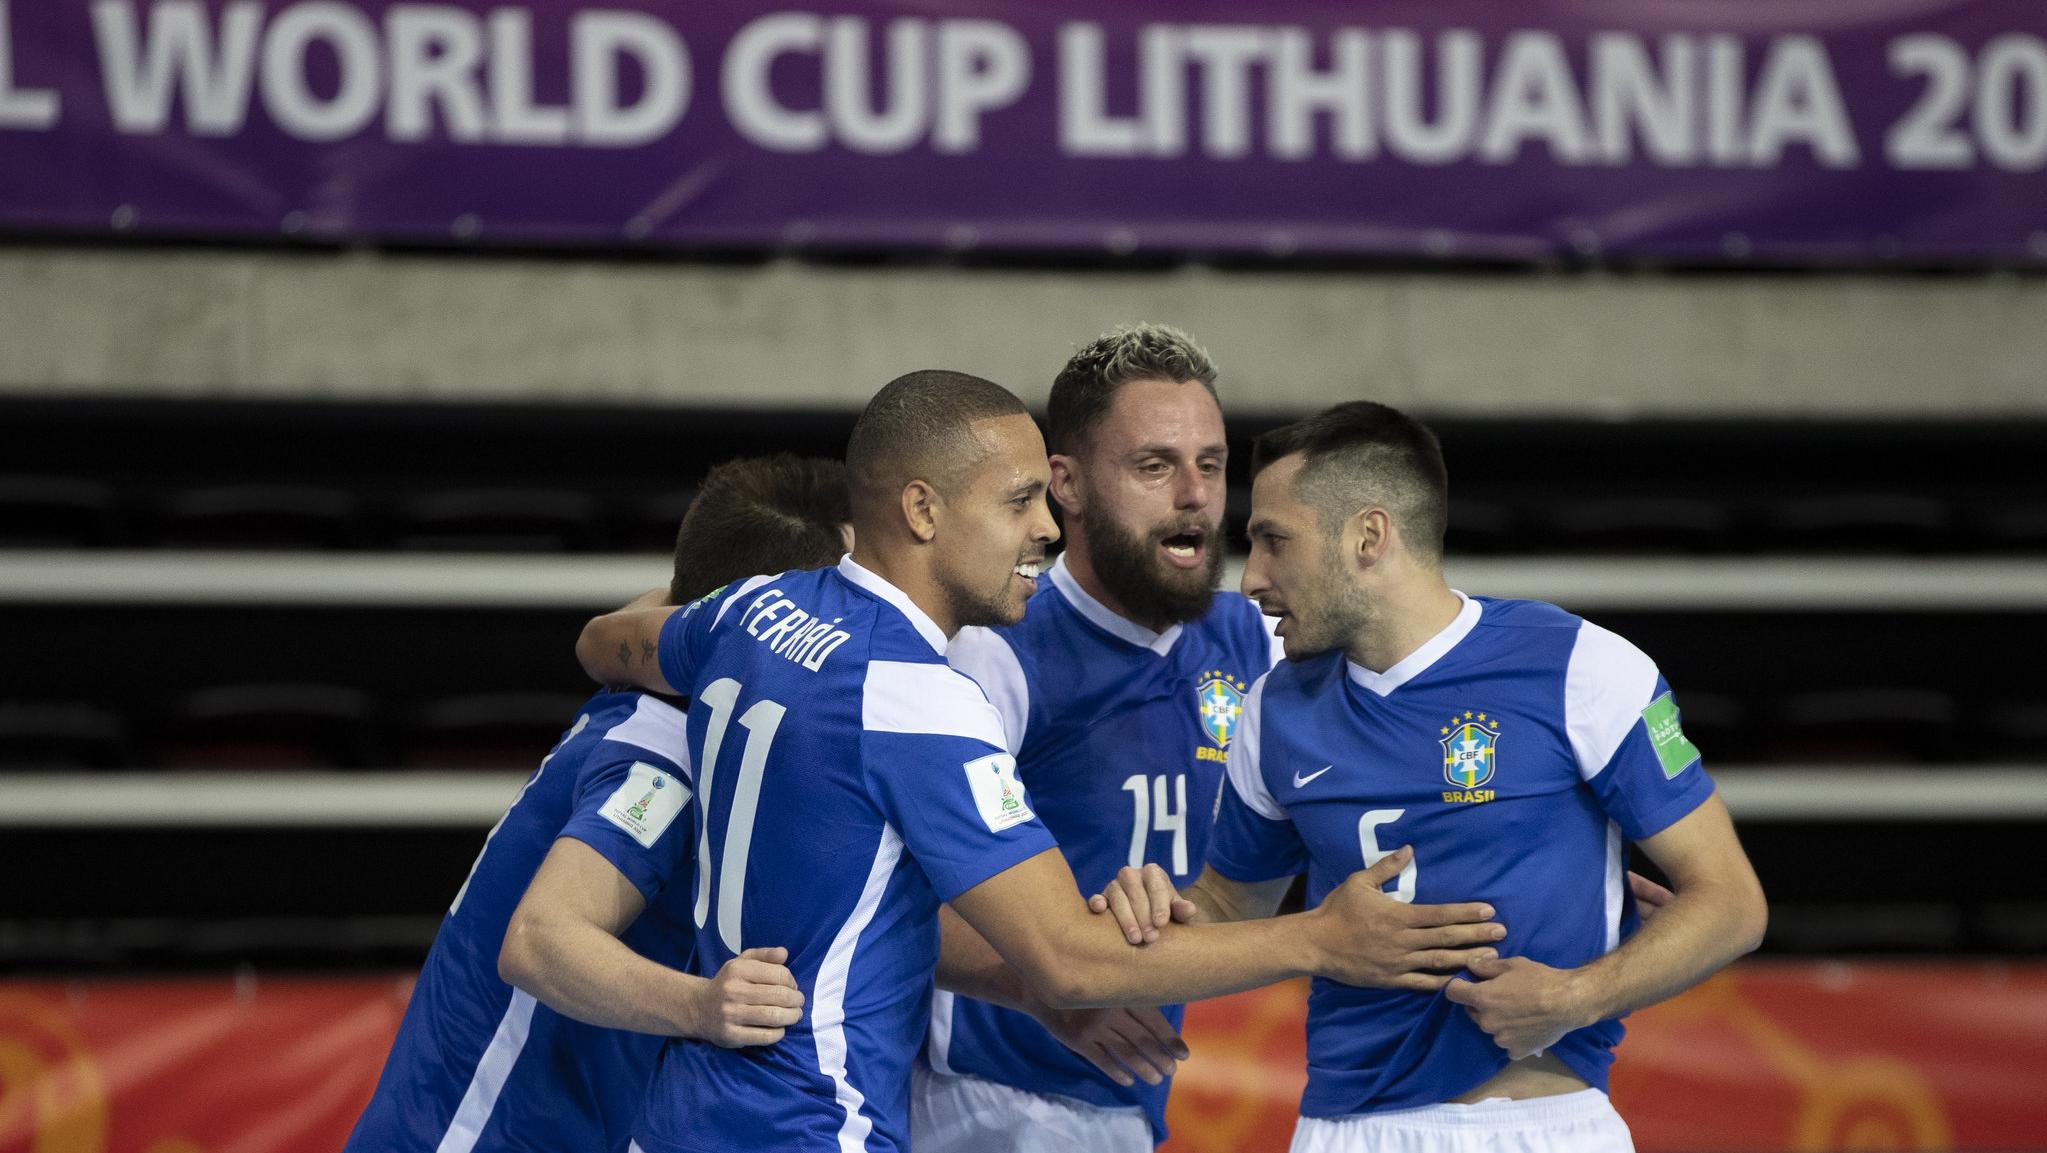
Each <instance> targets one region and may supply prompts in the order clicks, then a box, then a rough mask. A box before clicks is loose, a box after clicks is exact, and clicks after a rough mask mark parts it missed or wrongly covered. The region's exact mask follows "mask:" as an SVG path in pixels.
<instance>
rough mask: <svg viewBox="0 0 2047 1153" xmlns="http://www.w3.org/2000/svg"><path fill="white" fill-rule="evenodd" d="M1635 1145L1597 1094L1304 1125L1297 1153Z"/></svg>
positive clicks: (1622, 1150)
mask: <svg viewBox="0 0 2047 1153" xmlns="http://www.w3.org/2000/svg"><path fill="white" fill-rule="evenodd" d="M1634 1150H1635V1139H1634V1137H1633V1136H1631V1135H1630V1134H1629V1133H1628V1124H1627V1122H1625V1121H1623V1120H1621V1115H1620V1114H1619V1113H1616V1112H1614V1109H1613V1103H1612V1102H1610V1101H1608V1100H1607V1099H1606V1094H1604V1093H1601V1092H1600V1091H1599V1090H1597V1089H1581V1090H1579V1091H1578V1092H1576V1093H1564V1094H1560V1095H1558V1096H1555V1097H1536V1098H1533V1099H1531V1100H1527V1101H1509V1100H1507V1099H1506V1098H1504V1097H1495V1098H1490V1099H1488V1100H1485V1101H1480V1102H1479V1103H1477V1104H1476V1105H1430V1106H1427V1107H1425V1108H1421V1109H1399V1110H1395V1111H1393V1112H1391V1113H1363V1114H1358V1115H1356V1116H1351V1117H1303V1118H1301V1120H1300V1123H1299V1124H1297V1125H1295V1126H1294V1143H1293V1146H1292V1153H1634Z"/></svg>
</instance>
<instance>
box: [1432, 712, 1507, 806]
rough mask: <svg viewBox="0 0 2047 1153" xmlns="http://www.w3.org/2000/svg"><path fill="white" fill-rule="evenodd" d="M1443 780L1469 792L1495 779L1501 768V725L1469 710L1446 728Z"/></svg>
mask: <svg viewBox="0 0 2047 1153" xmlns="http://www.w3.org/2000/svg"><path fill="white" fill-rule="evenodd" d="M1439 743H1440V744H1441V745H1442V746H1443V780H1445V781H1447V782H1448V783H1449V784H1450V785H1451V786H1452V787H1453V788H1457V789H1463V790H1466V791H1470V790H1472V789H1476V788H1479V787H1480V786H1482V785H1484V784H1485V783H1486V782H1488V781H1490V780H1492V779H1493V771H1494V770H1495V769H1496V768H1498V767H1499V755H1500V722H1499V719H1498V718H1496V717H1488V716H1487V715H1486V714H1484V713H1477V714H1473V713H1472V712H1470V711H1469V710H1467V711H1465V712H1464V713H1463V714H1462V715H1459V716H1452V717H1451V718H1450V723H1449V724H1447V725H1444V726H1443V739H1442V741H1440V742H1439Z"/></svg>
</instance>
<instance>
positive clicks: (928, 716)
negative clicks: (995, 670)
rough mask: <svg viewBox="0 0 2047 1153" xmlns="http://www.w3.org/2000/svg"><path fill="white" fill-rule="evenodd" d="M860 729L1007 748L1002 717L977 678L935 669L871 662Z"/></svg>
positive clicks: (947, 668) (942, 667) (946, 668)
mask: <svg viewBox="0 0 2047 1153" xmlns="http://www.w3.org/2000/svg"><path fill="white" fill-rule="evenodd" d="M860 727H861V728H863V729H865V730H867V731H868V732H870V733H911V734H923V735H929V736H937V737H965V738H966V739H968V740H970V741H986V742H987V743H988V744H990V745H993V746H995V747H996V748H998V749H1007V748H1008V747H1009V741H1008V738H1007V737H1006V736H1005V735H1004V734H1003V731H1002V717H1001V716H1000V715H999V714H997V713H996V711H995V706H994V705H991V704H989V703H988V695H987V694H986V693H983V692H982V691H981V686H980V685H977V684H975V683H974V681H973V678H971V677H969V676H967V675H966V674H965V673H962V672H960V671H959V670H957V669H955V668H953V667H952V666H951V665H941V664H937V663H931V664H924V663H920V662H916V661H869V662H868V663H867V680H866V682H865V684H864V685H863V686H862V688H861V693H860Z"/></svg>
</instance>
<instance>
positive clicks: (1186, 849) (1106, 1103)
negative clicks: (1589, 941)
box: [911, 325, 1498, 1153]
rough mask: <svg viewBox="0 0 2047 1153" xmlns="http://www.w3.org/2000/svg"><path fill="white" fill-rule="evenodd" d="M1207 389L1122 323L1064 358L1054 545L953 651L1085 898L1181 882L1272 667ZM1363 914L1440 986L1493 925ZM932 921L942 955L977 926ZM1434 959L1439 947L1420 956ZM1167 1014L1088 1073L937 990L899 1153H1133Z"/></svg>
mask: <svg viewBox="0 0 2047 1153" xmlns="http://www.w3.org/2000/svg"><path fill="white" fill-rule="evenodd" d="M1215 380H1216V369H1215V366H1214V364H1213V363H1212V362H1211V361H1210V359H1209V358H1208V355H1207V354H1206V353H1205V352H1204V351H1203V350H1202V349H1201V348H1200V347H1199V346H1198V345H1196V344H1195V343H1194V342H1193V341H1192V340H1191V339H1189V338H1188V337H1187V336H1186V335H1185V334H1184V333H1181V332H1178V331H1176V330H1174V329H1171V328H1167V327H1164V326H1158V325H1139V326H1134V327H1129V328H1120V329H1117V330H1116V331H1114V332H1111V333H1108V334H1107V335H1104V336H1102V337H1100V338H1098V339H1097V340H1095V341H1093V342H1092V343H1090V344H1088V345H1087V346H1086V347H1084V348H1082V349H1081V350H1079V351H1078V352H1077V353H1075V354H1074V356H1073V357H1072V358H1071V359H1070V360H1068V361H1067V363H1066V364H1065V366H1064V367H1063V368H1062V369H1061V370H1060V372H1059V374H1058V376H1057V377H1056V378H1055V379H1054V381H1053V384H1052V395H1051V404H1050V408H1049V412H1048V417H1049V420H1048V433H1049V436H1048V439H1049V442H1050V443H1049V447H1050V448H1051V451H1052V457H1051V461H1050V478H1051V496H1052V499H1054V500H1056V501H1057V502H1058V503H1059V506H1060V509H1061V511H1062V513H1063V514H1064V517H1065V522H1066V538H1067V540H1066V548H1065V550H1064V552H1063V553H1062V554H1061V555H1060V557H1059V559H1058V560H1057V561H1055V562H1054V563H1053V565H1052V566H1051V568H1050V570H1049V571H1048V572H1046V573H1044V574H1042V575H1041V576H1040V577H1039V579H1038V581H1037V591H1036V593H1035V594H1034V595H1033V596H1032V597H1031V600H1030V607H1029V611H1028V612H1027V613H1026V614H1025V616H1024V619H1023V620H1022V621H1021V622H1020V623H1018V624H1015V625H1011V626H1006V627H999V628H993V629H988V628H967V629H962V630H961V631H960V633H959V635H958V636H956V637H954V638H953V641H952V645H951V648H950V649H949V650H948V659H949V660H950V661H951V663H952V665H953V667H954V668H956V669H959V670H961V671H963V672H965V673H967V674H969V675H970V676H972V677H973V678H974V679H975V681H977V682H978V683H979V684H980V686H981V688H982V689H983V690H984V691H985V692H986V693H987V694H988V698H989V700H990V701H991V702H992V703H993V704H994V705H995V709H996V712H998V713H999V714H1001V716H1002V726H1003V732H1004V735H1005V738H1006V743H1005V747H1006V748H1007V750H1008V751H1009V752H1010V753H1011V754H1012V755H1013V756H1015V758H1016V763H1017V775H1018V777H1019V778H1020V779H1021V780H1022V782H1023V784H1024V786H1025V787H1026V788H1028V790H1029V792H1030V797H1031V804H1032V809H1033V811H1034V812H1035V813H1036V814H1037V817H1038V819H1039V820H1040V821H1042V822H1043V823H1044V825H1045V828H1046V829H1047V830H1048V831H1049V832H1050V833H1052V835H1053V836H1054V838H1056V839H1057V841H1058V842H1059V848H1060V851H1061V852H1062V853H1064V854H1065V857H1066V861H1067V863H1068V865H1069V866H1070V867H1071V868H1072V870H1073V875H1074V877H1075V879H1076V880H1077V882H1078V883H1079V885H1080V888H1081V891H1083V892H1086V893H1094V892H1097V891H1098V890H1100V889H1102V888H1103V887H1104V886H1105V885H1107V884H1108V883H1109V882H1110V881H1111V880H1112V879H1114V878H1115V876H1116V875H1117V872H1118V870H1119V869H1123V868H1129V867H1134V866H1144V865H1146V864H1152V865H1155V866H1157V867H1158V868H1159V869H1160V870H1163V873H1164V877H1163V878H1162V879H1161V882H1160V883H1161V884H1162V885H1167V886H1179V885H1187V884H1191V883H1192V882H1193V880H1194V878H1195V877H1196V876H1197V875H1198V874H1199V872H1200V870H1201V868H1202V865H1203V863H1204V861H1205V860H1206V857H1207V853H1208V845H1209V836H1210V834H1209V830H1210V828H1211V824H1212V816H1213V814H1214V811H1215V804H1216V798H1217V795H1218V791H1219V790H1220V788H1221V786H1222V777H1223V762H1224V759H1225V756H1226V750H1227V749H1228V748H1229V747H1230V743H1231V740H1232V738H1233V737H1234V736H1235V734H1236V731H1237V724H1238V718H1239V715H1240V713H1241V711H1242V706H1243V694H1244V692H1245V691H1246V690H1248V689H1249V688H1250V686H1251V684H1252V682H1254V681H1256V680H1257V679H1258V678H1259V677H1260V676H1262V675H1264V673H1265V672H1266V670H1267V669H1269V668H1270V667H1271V666H1272V663H1273V661H1274V660H1275V659H1276V658H1277V650H1278V642H1277V641H1276V640H1275V639H1274V638H1273V637H1272V635H1271V633H1270V630H1269V628H1268V627H1267V626H1268V622H1267V618H1265V617H1263V616H1261V615H1260V613H1259V611H1258V607H1257V606H1256V605H1254V604H1253V603H1252V602H1251V601H1249V600H1247V599H1246V598H1245V597H1243V596H1242V595H1240V594H1238V593H1235V592H1230V593H1222V594H1217V592H1216V585H1217V583H1218V582H1219V580H1220V578H1221V574H1222V564H1223V559H1224V543H1225V542H1224V540H1223V534H1222V515H1223V505H1224V496H1225V489H1224V468H1225V466H1226V464H1227V463H1228V445H1227V444H1226V443H1225V440H1224V435H1223V417H1222V410H1221V408H1220V407H1219V406H1218V404H1217V401H1216V395H1215ZM1376 911H1378V912H1380V913H1382V914H1383V915H1385V916H1387V917H1389V918H1390V919H1391V920H1392V922H1393V923H1389V924H1388V925H1387V926H1386V929H1387V931H1389V932H1391V931H1394V930H1396V929H1400V928H1407V927H1410V926H1413V925H1419V924H1421V923H1423V922H1424V921H1426V923H1427V924H1429V925H1430V926H1431V927H1430V928H1428V929H1426V930H1424V933H1425V934H1426V936H1425V937H1423V939H1421V940H1418V941H1417V942H1416V948H1415V951H1414V952H1413V954H1412V955H1413V957H1414V958H1415V960H1416V962H1417V963H1421V962H1423V961H1433V962H1435V963H1437V964H1438V965H1440V966H1442V967H1444V968H1446V969H1447V970H1448V971H1453V972H1454V971H1455V970H1456V968H1457V967H1459V966H1461V965H1462V964H1464V962H1465V961H1467V960H1469V959H1471V958H1472V957H1474V956H1476V955H1477V951H1478V947H1481V946H1484V945H1489V944H1491V943H1492V941H1493V940H1494V939H1495V936H1496V933H1497V930H1498V926H1496V925H1489V924H1485V923H1482V922H1481V923H1472V924H1453V925H1440V924H1438V922H1439V921H1440V920H1441V918H1440V916H1437V915H1434V914H1435V911H1432V910H1426V909H1422V908H1418V907H1410V906H1405V905H1399V904H1395V903H1392V902H1387V903H1385V904H1384V905H1382V906H1379V907H1378V908H1377V910H1376ZM944 924H945V931H946V934H947V947H949V948H957V947H959V945H958V941H959V939H960V938H961V937H962V936H964V935H969V934H971V933H972V930H971V929H968V928H966V927H964V926H963V925H961V924H959V923H958V922H957V920H956V919H953V918H950V917H948V918H947V919H946V920H945V922H944ZM1145 928H1146V929H1148V930H1149V931H1150V932H1151V933H1152V934H1154V935H1156V932H1157V929H1156V927H1155V926H1146V927H1145ZM1136 931H1139V932H1140V934H1141V932H1142V931H1143V930H1136ZM1140 939H1141V937H1140ZM1436 948H1443V949H1447V950H1451V951H1450V952H1449V953H1447V954H1445V955H1431V954H1428V953H1425V952H1423V950H1425V949H1436ZM1447 979H1448V976H1447V973H1446V974H1445V975H1442V976H1439V977H1436V978H1435V980H1436V981H1437V982H1438V983H1440V982H1441V981H1444V980H1447ZM1180 1020H1181V1007H1180V1006H1178V1005H1167V1006H1165V1007H1164V1008H1163V1011H1162V1012H1161V1010H1155V1009H1149V1008H1147V1009H1142V1010H1131V1011H1129V1015H1128V1016H1124V1017H1112V1018H1109V1019H1107V1020H1106V1021H1104V1022H1102V1023H1101V1028H1100V1031H1099V1037H1100V1039H1099V1040H1098V1041H1097V1042H1096V1045H1097V1046H1098V1049H1097V1052H1096V1054H1095V1058H1096V1059H1095V1060H1093V1061H1090V1060H1087V1059H1084V1058H1083V1057H1082V1056H1081V1054H1080V1053H1077V1052H1075V1051H1074V1050H1073V1049H1071V1048H1069V1047H1068V1046H1067V1045H1065V1044H1062V1043H1061V1042H1060V1041H1059V1040H1058V1039H1056V1038H1055V1037H1054V1036H1053V1035H1052V1034H1051V1033H1050V1032H1049V1031H1048V1030H1047V1028H1046V1026H1045V1025H1044V1024H1043V1023H1041V1021H1040V1019H1038V1018H1037V1017H1033V1016H1031V1015H1027V1014H1024V1013H1020V1012H1017V1011H1015V1010H1013V1009H1007V1008H1004V1007H1002V1006H999V1005H992V1004H989V1003H987V1002H985V1001H979V1000H975V999H972V998H968V997H955V996H954V995H953V994H951V993H949V992H944V991H940V992H939V993H938V994H937V995H936V996H935V997H934V998H933V1001H932V1011H931V1031H930V1035H929V1039H928V1041H927V1044H926V1050H925V1056H926V1058H927V1064H928V1068H927V1067H926V1065H925V1064H920V1065H919V1067H918V1068H917V1070H916V1072H915V1084H914V1088H913V1091H912V1113H911V1118H912V1124H911V1132H912V1134H913V1137H914V1144H915V1148H916V1149H917V1150H918V1153H1004V1151H1015V1153H1026V1151H1032V1153H1035V1151H1051V1150H1101V1151H1127V1153H1138V1151H1143V1150H1149V1149H1151V1148H1152V1147H1153V1146H1154V1145H1156V1144H1158V1143H1159V1142H1161V1141H1164V1140H1165V1138H1166V1126H1165V1112H1166V1095H1167V1092H1168V1090H1169V1088H1170V1081H1169V1080H1168V1078H1169V1076H1170V1074H1171V1072H1172V1066H1171V1064H1170V1063H1169V1062H1168V1063H1162V1067H1154V1066H1153V1065H1152V1064H1150V1063H1148V1062H1146V1061H1144V1060H1142V1059H1141V1058H1135V1057H1131V1058H1127V1059H1126V1060H1125V1061H1123V1062H1122V1063H1120V1064H1119V1063H1118V1062H1117V1061H1115V1060H1114V1058H1115V1056H1116V1054H1117V1053H1119V1052H1128V1051H1130V1050H1132V1049H1136V1048H1138V1047H1139V1046H1140V1045H1141V1043H1142V1042H1143V1041H1144V1040H1145V1039H1146V1038H1148V1037H1151V1036H1155V1035H1157V1034H1158V1033H1159V1032H1162V1031H1166V1032H1169V1031H1173V1030H1177V1029H1178V1027H1179V1024H1180ZM1105 1059H1106V1060H1105ZM1105 1067H1107V1068H1108V1069H1110V1070H1111V1072H1109V1073H1106V1074H1105V1073H1104V1071H1103V1070H1104V1068H1105Z"/></svg>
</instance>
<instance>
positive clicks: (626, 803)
mask: <svg viewBox="0 0 2047 1153" xmlns="http://www.w3.org/2000/svg"><path fill="white" fill-rule="evenodd" d="M689 799H690V790H689V786H688V785H686V784H683V783H682V781H681V780H680V779H679V778H677V777H676V776H675V775H674V774H673V773H669V772H666V771H664V770H662V769H657V768H655V767H654V766H652V765H650V764H648V763H647V762H645V761H634V762H633V767H632V771H631V772H629V773H627V774H626V778H625V784H622V785H620V786H619V787H618V791H617V792H615V793H613V794H611V796H610V797H609V798H607V799H606V800H605V802H604V807H603V808H602V809H600V810H598V811H599V812H601V813H603V814H604V819H605V820H607V821H610V822H611V823H612V824H614V825H617V826H618V827H619V828H620V829H622V830H624V832H625V834H626V835H627V836H629V837H631V838H632V839H633V840H635V841H638V842H639V843H640V847H641V848H643V849H651V848H653V847H654V842H655V841H658V840H660V839H661V834H662V833H665V832H667V831H668V826H669V825H671V824H674V823H675V818H676V816H677V814H679V813H681V812H682V807H683V806H684V805H687V804H689Z"/></svg>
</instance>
